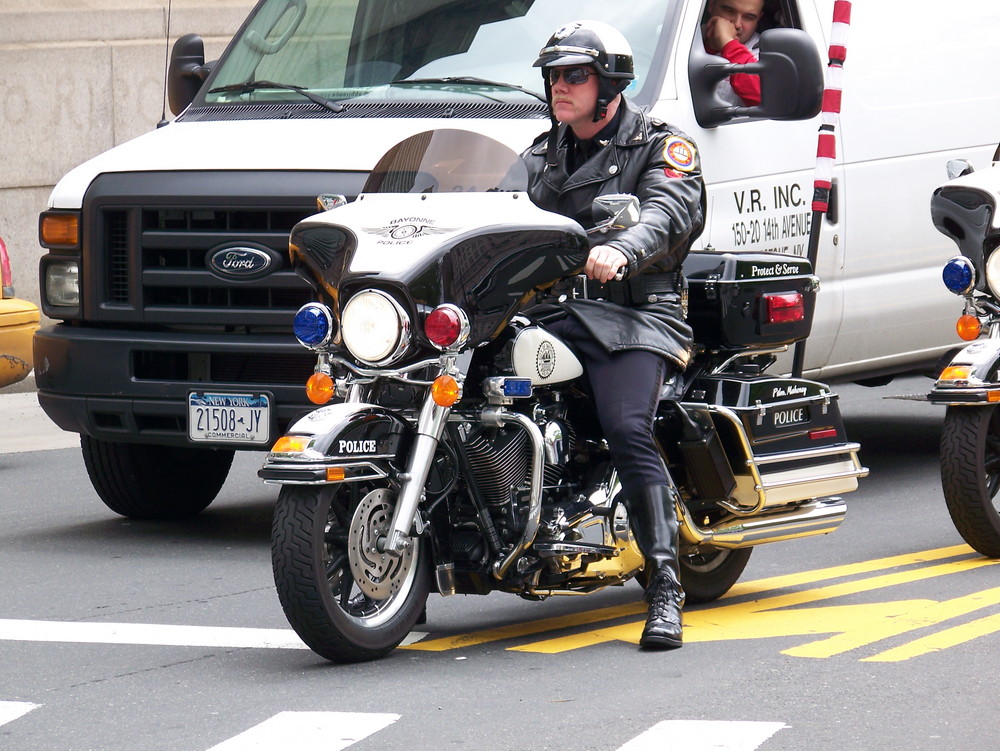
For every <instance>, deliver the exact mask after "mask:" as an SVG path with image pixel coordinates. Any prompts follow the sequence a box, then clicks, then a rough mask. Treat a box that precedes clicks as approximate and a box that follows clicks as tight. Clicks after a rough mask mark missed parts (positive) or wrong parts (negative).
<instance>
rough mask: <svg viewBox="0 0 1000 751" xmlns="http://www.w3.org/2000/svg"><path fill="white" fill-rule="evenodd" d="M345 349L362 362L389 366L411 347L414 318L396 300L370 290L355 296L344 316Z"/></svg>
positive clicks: (342, 332) (348, 303) (345, 308)
mask: <svg viewBox="0 0 1000 751" xmlns="http://www.w3.org/2000/svg"><path fill="white" fill-rule="evenodd" d="M340 329H341V336H342V337H343V340H344V346H346V347H347V349H348V350H349V351H350V353H351V354H352V355H354V356H355V357H356V358H357V359H359V360H361V361H362V362H365V363H368V364H369V365H387V364H389V363H391V362H393V361H395V360H397V359H398V358H399V357H400V356H401V355H402V354H403V352H405V351H406V347H407V345H408V344H409V343H410V317H409V315H407V313H406V311H405V310H403V307H402V306H401V305H400V304H399V303H398V302H396V300H395V299H393V297H392V296H391V295H389V294H387V293H385V292H382V291H381V290H377V289H368V290H365V291H364V292H359V293H358V294H356V295H354V296H353V297H352V298H351V299H350V300H348V302H347V304H346V305H345V306H344V310H343V312H342V313H341V315H340Z"/></svg>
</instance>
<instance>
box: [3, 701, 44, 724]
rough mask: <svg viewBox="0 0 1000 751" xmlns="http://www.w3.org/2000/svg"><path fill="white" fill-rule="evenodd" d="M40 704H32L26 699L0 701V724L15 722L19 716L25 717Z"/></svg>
mask: <svg viewBox="0 0 1000 751" xmlns="http://www.w3.org/2000/svg"><path fill="white" fill-rule="evenodd" d="M38 706H39V705H38V704H31V703H30V702H26V701H0V725H6V724H7V723H8V722H13V721H14V720H16V719H17V718H18V717H23V716H24V715H26V714H28V712H30V711H31V710H32V709H34V708H35V707H38Z"/></svg>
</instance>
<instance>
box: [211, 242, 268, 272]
mask: <svg viewBox="0 0 1000 751" xmlns="http://www.w3.org/2000/svg"><path fill="white" fill-rule="evenodd" d="M207 265H208V269H209V271H211V272H212V273H213V274H215V275H216V276H218V277H220V278H222V279H227V280H230V281H249V280H251V279H259V278H260V277H262V276H266V275H267V274H269V273H271V272H272V271H273V270H274V268H275V267H276V266H277V261H276V259H275V257H274V256H273V255H272V254H271V253H270V252H269V251H268V249H267V248H264V247H248V246H246V245H226V246H223V247H221V248H216V249H214V250H210V251H209V253H208V261H207Z"/></svg>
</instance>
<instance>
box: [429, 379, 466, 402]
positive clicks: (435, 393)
mask: <svg viewBox="0 0 1000 751" xmlns="http://www.w3.org/2000/svg"><path fill="white" fill-rule="evenodd" d="M461 395H462V389H461V387H459V385H458V381H456V380H455V379H454V378H452V377H451V376H450V375H440V376H438V377H437V378H435V379H434V383H433V384H431V398H432V399H433V400H434V403H435V404H436V405H438V406H439V407H450V406H451V405H453V404H454V403H455V402H457V401H458V399H459V397H460V396H461Z"/></svg>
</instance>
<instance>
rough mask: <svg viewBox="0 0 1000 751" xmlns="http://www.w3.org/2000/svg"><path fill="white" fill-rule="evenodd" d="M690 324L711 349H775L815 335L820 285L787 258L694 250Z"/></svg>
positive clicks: (689, 262)
mask: <svg viewBox="0 0 1000 751" xmlns="http://www.w3.org/2000/svg"><path fill="white" fill-rule="evenodd" d="M683 271H684V276H685V277H686V278H687V283H688V317H687V318H688V323H690V324H691V328H692V329H694V339H695V341H696V342H698V343H699V344H703V345H706V346H708V347H721V348H725V347H770V346H779V345H784V344H791V343H792V342H796V341H798V340H800V339H805V338H806V337H807V336H809V331H810V329H811V328H812V317H813V311H814V309H815V306H816V289H817V287H818V281H817V279H816V277H815V276H814V275H813V273H812V265H811V264H810V263H809V261H808V260H807V259H805V258H802V257H800V256H793V255H788V254H785V253H759V252H725V253H722V252H719V251H714V250H698V251H691V253H690V254H688V257H687V259H686V260H685V261H684V269H683Z"/></svg>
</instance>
